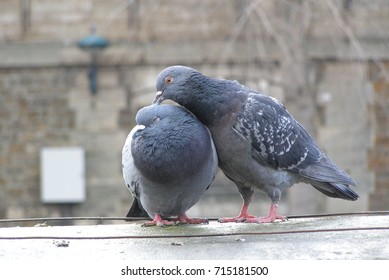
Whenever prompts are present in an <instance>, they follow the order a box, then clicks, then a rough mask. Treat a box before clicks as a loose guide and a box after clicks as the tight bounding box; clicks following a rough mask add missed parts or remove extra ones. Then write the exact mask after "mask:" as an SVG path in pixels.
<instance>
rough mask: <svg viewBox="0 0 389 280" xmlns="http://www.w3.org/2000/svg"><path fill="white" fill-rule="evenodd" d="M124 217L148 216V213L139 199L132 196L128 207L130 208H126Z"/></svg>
mask: <svg viewBox="0 0 389 280" xmlns="http://www.w3.org/2000/svg"><path fill="white" fill-rule="evenodd" d="M126 217H128V218H130V217H141V218H149V215H148V214H147V212H146V210H145V209H143V207H142V205H141V204H140V201H139V199H138V198H134V201H133V202H132V205H131V207H130V210H128V213H127V215H126Z"/></svg>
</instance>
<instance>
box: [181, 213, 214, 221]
mask: <svg viewBox="0 0 389 280" xmlns="http://www.w3.org/2000/svg"><path fill="white" fill-rule="evenodd" d="M175 220H177V221H178V222H179V223H180V224H208V223H209V222H208V220H207V219H191V218H189V217H188V216H187V215H186V214H185V213H184V214H181V215H179V216H178V218H177V219H175Z"/></svg>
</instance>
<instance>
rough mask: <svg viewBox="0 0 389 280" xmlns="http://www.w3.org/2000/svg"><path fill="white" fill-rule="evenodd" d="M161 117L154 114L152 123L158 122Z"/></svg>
mask: <svg viewBox="0 0 389 280" xmlns="http://www.w3.org/2000/svg"><path fill="white" fill-rule="evenodd" d="M160 120H161V119H160V118H159V117H157V116H155V117H154V118H153V123H157V122H159V121H160Z"/></svg>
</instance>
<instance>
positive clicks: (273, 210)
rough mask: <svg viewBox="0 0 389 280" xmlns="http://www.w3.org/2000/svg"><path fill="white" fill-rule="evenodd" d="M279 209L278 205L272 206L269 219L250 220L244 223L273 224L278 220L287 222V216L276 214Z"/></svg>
mask: <svg viewBox="0 0 389 280" xmlns="http://www.w3.org/2000/svg"><path fill="white" fill-rule="evenodd" d="M277 207H278V205H277V204H272V205H271V207H270V211H269V215H268V216H267V217H257V218H255V217H254V218H248V219H246V220H245V221H244V222H245V223H257V224H264V223H272V222H274V221H275V220H277V219H278V220H281V221H286V220H287V218H286V217H285V216H281V215H278V214H277V213H276V211H277Z"/></svg>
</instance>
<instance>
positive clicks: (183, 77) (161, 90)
mask: <svg viewBox="0 0 389 280" xmlns="http://www.w3.org/2000/svg"><path fill="white" fill-rule="evenodd" d="M196 76H201V74H200V73H199V72H198V71H196V70H195V69H193V68H190V67H186V66H180V65H176V66H170V67H167V68H165V69H164V70H163V71H162V72H161V73H160V74H159V75H158V77H157V84H156V86H157V94H156V96H155V99H154V101H153V104H160V103H162V102H163V101H164V100H166V99H170V100H173V101H175V102H177V103H179V104H181V105H184V104H185V100H187V99H188V96H189V94H191V93H192V92H191V90H192V89H193V86H192V84H193V78H194V77H196Z"/></svg>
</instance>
